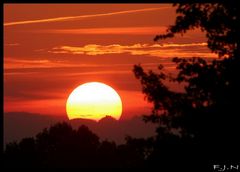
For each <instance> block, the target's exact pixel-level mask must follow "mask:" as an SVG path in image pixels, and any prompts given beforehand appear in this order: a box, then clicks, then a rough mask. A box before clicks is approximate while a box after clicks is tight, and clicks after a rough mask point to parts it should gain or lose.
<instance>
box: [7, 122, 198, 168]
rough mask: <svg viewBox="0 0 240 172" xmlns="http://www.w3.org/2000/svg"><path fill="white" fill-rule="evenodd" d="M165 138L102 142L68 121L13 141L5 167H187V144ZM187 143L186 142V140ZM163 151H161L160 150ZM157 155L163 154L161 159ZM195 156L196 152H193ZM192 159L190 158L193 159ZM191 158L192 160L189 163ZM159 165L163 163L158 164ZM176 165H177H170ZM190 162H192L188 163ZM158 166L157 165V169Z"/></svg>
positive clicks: (86, 129)
mask: <svg viewBox="0 0 240 172" xmlns="http://www.w3.org/2000/svg"><path fill="white" fill-rule="evenodd" d="M162 136H163V138H164V139H161V138H157V139H158V141H159V143H161V144H156V143H158V141H157V140H156V139H155V138H153V137H151V138H148V139H142V138H140V139H136V138H132V137H130V136H127V137H126V143H125V144H121V145H116V143H115V142H113V141H108V140H104V141H100V138H99V137H98V136H97V135H96V134H94V133H93V132H91V131H90V130H89V129H88V127H87V126H85V125H81V126H80V127H79V128H78V129H77V130H74V129H73V128H72V126H71V125H70V124H68V123H67V122H62V123H56V124H55V125H53V126H51V127H49V128H45V129H44V130H43V131H42V132H40V133H38V134H37V135H36V136H35V137H29V138H23V139H22V140H21V141H20V142H18V143H17V142H11V143H8V144H7V145H6V149H5V151H4V167H5V168H43V169H48V168H50V169H51V168H54V169H55V168H134V169H135V168H151V167H157V166H158V169H166V168H167V169H173V168H174V169H175V168H177V169H179V168H180V167H183V166H185V167H186V163H184V161H186V159H184V161H183V157H181V156H183V154H185V155H186V145H184V144H183V141H182V140H179V138H177V137H173V136H172V135H169V136H167V135H162ZM186 143H187V141H186ZM161 147H164V149H163V150H164V151H162V150H161V151H160V152H159V148H161ZM158 153H160V154H161V156H160V157H158ZM191 154H194V151H193V152H192V153H191ZM190 159H191V158H190ZM190 159H189V160H190ZM159 162H161V163H160V164H159ZM171 163H174V164H175V165H177V166H171ZM188 163H190V162H188ZM155 165H157V166H155Z"/></svg>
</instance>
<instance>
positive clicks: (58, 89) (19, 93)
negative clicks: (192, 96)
mask: <svg viewBox="0 0 240 172" xmlns="http://www.w3.org/2000/svg"><path fill="white" fill-rule="evenodd" d="M175 17H176V14H175V8H174V7H172V5H171V4H31V5H30V4H5V5H4V111H5V112H14V111H24V112H31V113H41V114H51V115H66V111H65V104H66V100H67V98H68V95H69V94H70V93H71V91H72V90H73V89H74V88H76V87H77V86H78V85H81V84H83V83H86V82H92V81H98V82H103V83H106V84H108V85H109V86H111V87H113V88H114V89H115V90H116V91H117V92H118V93H119V95H120V97H121V99H122V102H123V115H122V118H123V119H127V118H130V117H132V116H134V115H142V114H144V113H149V112H150V107H151V104H149V103H147V102H146V101H145V100H144V95H143V94H142V93H141V85H140V82H139V81H138V80H137V79H136V78H135V77H134V74H133V72H132V69H133V65H134V64H139V63H140V64H142V66H143V67H144V68H145V69H153V70H155V69H157V66H158V64H160V63H161V64H163V65H164V66H165V68H166V70H167V71H169V72H174V71H175V69H174V65H173V64H172V63H171V58H172V57H176V56H178V57H192V56H202V57H205V58H214V57H216V55H215V54H212V53H211V52H210V51H209V50H208V48H207V46H206V39H205V37H204V34H203V33H201V32H200V31H198V30H197V31H191V32H189V33H188V34H186V35H185V36H184V37H181V36H177V37H176V38H174V39H168V40H164V41H162V42H154V41H153V38H154V36H155V35H157V34H161V33H164V32H165V31H166V28H167V26H169V25H171V24H173V23H174V21H175ZM170 87H171V88H172V89H175V90H177V91H180V88H178V87H177V86H174V85H170Z"/></svg>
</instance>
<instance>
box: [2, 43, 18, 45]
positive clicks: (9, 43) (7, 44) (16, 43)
mask: <svg viewBox="0 0 240 172" xmlns="http://www.w3.org/2000/svg"><path fill="white" fill-rule="evenodd" d="M4 45H5V46H19V45H20V44H19V43H5V44H4Z"/></svg>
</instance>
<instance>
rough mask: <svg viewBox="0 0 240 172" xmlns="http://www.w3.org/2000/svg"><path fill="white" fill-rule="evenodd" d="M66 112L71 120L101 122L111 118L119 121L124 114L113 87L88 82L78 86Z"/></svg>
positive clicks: (70, 97) (69, 98)
mask: <svg viewBox="0 0 240 172" xmlns="http://www.w3.org/2000/svg"><path fill="white" fill-rule="evenodd" d="M66 111H67V115H68V118H69V119H76V118H84V119H92V120H96V121H99V120H100V119H101V118H103V117H105V116H111V117H113V118H115V119H116V120H118V119H119V118H120V117H121V114H122V101H121V98H120V96H119V95H118V93H117V92H116V91H115V90H114V89H113V88H112V87H110V86H108V85H106V84H103V83H100V82H88V83H85V84H82V85H80V86H78V87H77V88H76V89H74V90H73V92H72V93H71V94H70V95H69V97H68V100H67V104H66Z"/></svg>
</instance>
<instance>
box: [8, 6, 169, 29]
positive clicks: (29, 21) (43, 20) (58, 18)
mask: <svg viewBox="0 0 240 172" xmlns="http://www.w3.org/2000/svg"><path fill="white" fill-rule="evenodd" d="M166 8H170V7H162V8H144V9H138V10H128V11H118V12H112V13H104V14H91V15H81V16H68V17H56V18H48V19H40V20H26V21H17V22H8V23H4V26H14V25H22V24H33V23H45V22H58V21H69V20H78V19H83V18H92V17H102V16H111V15H118V14H128V13H137V12H145V11H155V10H160V9H166Z"/></svg>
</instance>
